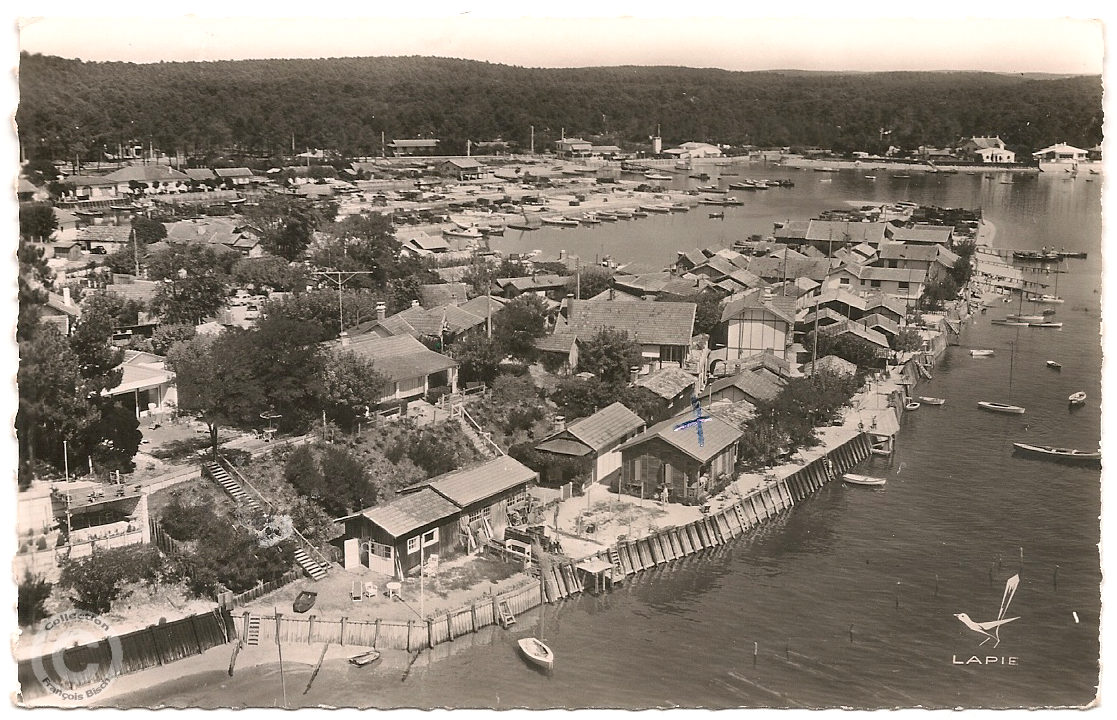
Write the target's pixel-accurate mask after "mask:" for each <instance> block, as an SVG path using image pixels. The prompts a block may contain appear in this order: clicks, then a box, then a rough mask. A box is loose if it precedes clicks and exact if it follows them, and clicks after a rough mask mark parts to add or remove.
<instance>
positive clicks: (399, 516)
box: [350, 488, 460, 538]
mask: <svg viewBox="0 0 1117 720" xmlns="http://www.w3.org/2000/svg"><path fill="white" fill-rule="evenodd" d="M458 512H460V508H459V507H458V506H457V505H455V504H454V503H452V502H450V501H449V500H447V499H446V498H444V497H442V496H441V495H439V494H438V493H436V492H435V491H434V490H430V489H428V488H422V489H420V490H419V491H418V492H413V493H409V494H407V495H402V496H400V497H398V498H396V499H395V500H393V501H391V502H390V503H388V504H386V505H380V506H378V507H372V508H368V509H367V510H362V511H361V512H360V513H359V514H360V515H363V516H365V517H366V518H368V519H369V520H370V521H372V522H373V523H376V524H377V525H378V526H380V527H382V528H384V530H385V531H386V532H387V533H388V534H389V535H392V536H393V537H397V538H398V537H402V536H404V535H406V534H407V533H409V532H412V531H415V530H418V529H419V528H421V527H424V526H426V525H430V524H431V523H435V522H438V521H439V520H443V519H446V518H450V517H453V516H454V515H456V514H457V513H458ZM350 517H352V516H350Z"/></svg>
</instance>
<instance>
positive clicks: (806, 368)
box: [803, 355, 857, 375]
mask: <svg viewBox="0 0 1117 720" xmlns="http://www.w3.org/2000/svg"><path fill="white" fill-rule="evenodd" d="M815 368H817V369H818V370H819V371H829V372H832V373H835V374H837V375H856V374H857V365H856V364H855V363H851V362H850V361H849V360H845V359H843V358H840V357H838V356H837V355H827V356H826V357H820V358H819V359H818V360H816V361H815V362H813V363H806V364H804V365H803V374H804V375H810V374H811V370H813V369H815Z"/></svg>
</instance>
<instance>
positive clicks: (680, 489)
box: [617, 413, 743, 502]
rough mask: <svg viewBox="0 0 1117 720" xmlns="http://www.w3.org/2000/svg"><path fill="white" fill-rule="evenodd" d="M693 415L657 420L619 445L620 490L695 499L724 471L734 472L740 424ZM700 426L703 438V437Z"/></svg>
mask: <svg viewBox="0 0 1117 720" xmlns="http://www.w3.org/2000/svg"><path fill="white" fill-rule="evenodd" d="M691 420H694V414H693V413H684V414H682V415H679V416H677V417H674V418H671V419H669V420H665V421H663V422H661V423H657V424H656V425H653V426H652V427H650V428H648V429H647V430H645V431H644V432H642V433H640V434H639V435H637V436H636V437H634V438H632V439H631V440H628V441H627V442H625V443H623V444H621V445H620V446H619V448H618V449H619V450H620V453H621V473H620V475H619V476H618V478H617V479H618V481H619V488H618V490H619V491H620V492H625V493H628V494H631V495H638V496H639V497H641V498H645V497H662V494H663V492H664V491H665V490H666V492H667V496H668V500H670V501H673V502H684V501H693V500H694V499H697V498H698V497H700V496H701V495H702V493H704V492H705V491H706V488H708V487H709V486H710V485H711V484H712V483H713V481H715V480H716V479H717V478H718V477H719V476H721V475H729V474H732V473H733V471H734V466H735V465H736V463H737V449H738V444H739V442H740V439H741V437H742V436H743V433H742V432H741V430H740V428H738V427H735V426H733V425H730V424H729V423H727V422H725V421H724V420H720V419H718V418H716V417H713V416H710V417H709V418H708V419H704V420H702V421H701V423H696V424H691V425H685V424H684V423H687V422H688V421H691ZM699 426H700V427H701V437H700V435H699V430H698V428H699Z"/></svg>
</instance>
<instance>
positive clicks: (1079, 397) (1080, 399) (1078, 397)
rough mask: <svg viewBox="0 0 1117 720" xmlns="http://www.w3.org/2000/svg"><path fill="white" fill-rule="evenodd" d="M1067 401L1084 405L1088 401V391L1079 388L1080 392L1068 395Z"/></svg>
mask: <svg viewBox="0 0 1117 720" xmlns="http://www.w3.org/2000/svg"><path fill="white" fill-rule="evenodd" d="M1067 402H1069V403H1070V404H1071V405H1082V404H1083V403H1085V402H1086V393H1085V392H1083V391H1082V390H1079V391H1078V392H1076V393H1074V394H1073V395H1071V396H1070V397H1068V398H1067Z"/></svg>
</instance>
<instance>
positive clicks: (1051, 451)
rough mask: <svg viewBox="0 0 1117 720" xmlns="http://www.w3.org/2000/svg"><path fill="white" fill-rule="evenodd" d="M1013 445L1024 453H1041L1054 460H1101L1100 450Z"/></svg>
mask: <svg viewBox="0 0 1117 720" xmlns="http://www.w3.org/2000/svg"><path fill="white" fill-rule="evenodd" d="M1012 446H1013V447H1014V448H1016V449H1017V450H1019V451H1020V452H1023V453H1029V454H1032V455H1040V456H1042V457H1045V458H1050V459H1052V460H1063V461H1068V462H1081V463H1090V464H1093V463H1098V462H1100V461H1101V453H1100V452H1087V451H1085V450H1075V449H1073V448H1060V447H1051V446H1050V445H1031V444H1029V443H1020V442H1014V443H1012Z"/></svg>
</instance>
